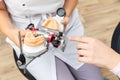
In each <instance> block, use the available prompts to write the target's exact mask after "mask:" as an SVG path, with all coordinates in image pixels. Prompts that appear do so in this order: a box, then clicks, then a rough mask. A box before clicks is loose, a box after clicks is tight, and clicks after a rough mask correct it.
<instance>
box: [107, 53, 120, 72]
mask: <svg viewBox="0 0 120 80" xmlns="http://www.w3.org/2000/svg"><path fill="white" fill-rule="evenodd" d="M119 62H120V55H119V54H118V53H116V52H115V53H114V55H113V56H112V57H111V58H110V59H109V62H108V64H107V65H106V66H107V68H108V69H109V70H112V69H113V68H115V66H116V65H117V64H118V63H119Z"/></svg>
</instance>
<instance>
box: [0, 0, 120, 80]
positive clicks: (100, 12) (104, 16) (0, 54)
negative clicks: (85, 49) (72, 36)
mask: <svg viewBox="0 0 120 80" xmlns="http://www.w3.org/2000/svg"><path fill="white" fill-rule="evenodd" d="M77 7H78V9H79V13H80V18H81V21H82V22H83V25H84V27H85V35H86V36H91V37H95V38H97V39H100V40H102V41H103V42H104V43H106V44H107V45H108V46H110V43H111V37H112V33H113V31H114V29H115V27H116V25H117V23H118V22H119V21H120V0H79V3H78V5H77ZM4 39H5V36H4V35H3V34H2V33H0V80H27V79H26V78H25V77H24V76H23V75H22V74H21V73H20V72H19V70H18V69H17V67H16V65H15V62H14V59H13V54H12V48H11V47H10V46H9V45H8V44H7V43H5V41H4ZM101 72H102V74H103V76H105V77H107V78H109V79H110V80H118V79H117V77H116V76H115V75H113V74H112V73H111V72H109V71H108V70H106V69H103V68H101Z"/></svg>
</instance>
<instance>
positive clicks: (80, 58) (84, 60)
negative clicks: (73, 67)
mask: <svg viewBox="0 0 120 80" xmlns="http://www.w3.org/2000/svg"><path fill="white" fill-rule="evenodd" d="M78 60H79V61H80V62H84V63H89V62H88V59H87V57H80V56H78Z"/></svg>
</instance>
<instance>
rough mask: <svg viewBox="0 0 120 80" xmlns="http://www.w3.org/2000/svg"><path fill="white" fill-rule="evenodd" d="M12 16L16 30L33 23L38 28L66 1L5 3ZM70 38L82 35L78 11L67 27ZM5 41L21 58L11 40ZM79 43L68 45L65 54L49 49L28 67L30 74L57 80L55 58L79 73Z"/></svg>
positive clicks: (16, 0)
mask: <svg viewBox="0 0 120 80" xmlns="http://www.w3.org/2000/svg"><path fill="white" fill-rule="evenodd" d="M4 1H5V3H6V5H7V8H8V11H9V13H10V17H11V21H12V23H13V26H14V27H17V28H22V29H24V28H26V27H27V25H28V24H29V23H30V22H32V23H34V24H35V27H39V26H38V24H40V23H42V22H43V21H44V20H45V19H46V18H48V17H52V16H54V14H55V11H56V10H57V8H59V7H61V6H63V4H64V0H42V1H41V0H14V1H13V0H4ZM65 34H66V36H67V37H70V36H80V35H83V25H82V23H81V21H80V20H79V15H78V11H77V9H75V10H74V11H73V13H72V15H71V17H70V22H69V24H68V25H67V28H66V32H65ZM6 41H7V42H8V43H9V44H10V45H11V46H12V47H13V48H14V49H15V51H16V52H17V56H18V57H19V55H20V50H19V48H18V47H17V46H16V45H15V44H14V43H13V42H12V41H11V40H10V39H9V38H7V39H6ZM76 44H77V43H76V42H72V41H68V44H67V47H66V50H65V52H61V51H60V50H58V49H54V48H52V47H50V49H49V51H48V52H47V53H46V54H44V55H43V56H41V57H38V58H36V59H35V60H34V61H33V62H31V63H30V64H29V65H28V66H27V70H28V71H29V72H30V73H31V74H32V75H33V76H34V77H35V78H36V79H37V80H57V76H56V65H55V56H57V57H58V58H60V59H61V60H63V61H64V62H65V63H67V64H69V65H71V66H72V67H73V68H75V69H78V68H79V67H81V66H82V65H83V64H84V63H81V62H79V61H78V60H77V56H78V54H77V50H76Z"/></svg>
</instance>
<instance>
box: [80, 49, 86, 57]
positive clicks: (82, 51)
mask: <svg viewBox="0 0 120 80" xmlns="http://www.w3.org/2000/svg"><path fill="white" fill-rule="evenodd" d="M78 55H79V56H81V55H82V56H87V55H88V52H87V51H86V50H78Z"/></svg>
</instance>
